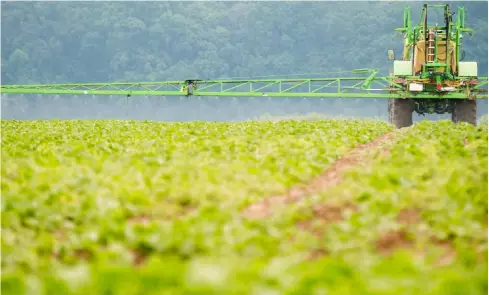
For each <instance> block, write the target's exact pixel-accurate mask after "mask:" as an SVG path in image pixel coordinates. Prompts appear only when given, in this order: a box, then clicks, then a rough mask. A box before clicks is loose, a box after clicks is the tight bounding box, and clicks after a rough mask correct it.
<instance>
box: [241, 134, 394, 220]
mask: <svg viewBox="0 0 489 295" xmlns="http://www.w3.org/2000/svg"><path fill="white" fill-rule="evenodd" d="M392 135H393V133H392V132H389V133H386V134H384V135H381V136H379V137H377V138H376V139H374V140H372V141H371V142H369V143H366V144H361V145H358V146H356V147H355V148H353V150H352V151H350V152H348V153H347V154H345V155H343V156H342V157H340V158H339V159H338V160H336V161H335V162H334V163H333V165H332V166H331V167H329V168H328V169H326V171H324V172H323V173H322V174H321V175H320V176H318V177H316V178H314V179H313V180H312V181H311V182H310V183H309V184H307V185H306V186H304V187H296V188H292V189H291V190H290V191H288V192H287V193H286V194H285V195H281V196H272V197H269V198H266V199H264V200H262V201H259V202H257V203H254V204H251V205H250V206H248V207H246V208H245V209H244V211H243V215H244V216H245V217H247V218H249V219H262V218H266V217H268V216H270V215H271V213H272V208H273V207H274V206H279V205H284V204H288V203H292V202H297V201H299V200H300V199H302V198H304V197H306V196H307V195H310V194H313V193H315V192H318V191H321V190H324V189H326V188H329V187H332V186H335V185H338V184H339V183H340V182H341V181H342V180H343V173H344V171H345V170H346V169H348V168H351V167H353V166H356V165H358V164H360V163H361V162H362V161H364V160H365V159H364V157H365V155H366V154H367V153H368V152H369V151H372V150H374V149H377V148H378V147H379V146H380V145H381V144H382V143H384V142H385V141H387V140H388V139H390V138H392ZM384 152H385V151H384Z"/></svg>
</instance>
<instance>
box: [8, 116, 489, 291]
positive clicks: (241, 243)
mask: <svg viewBox="0 0 489 295" xmlns="http://www.w3.org/2000/svg"><path fill="white" fill-rule="evenodd" d="M2 131H3V132H2V157H3V159H2V168H1V169H2V197H3V198H2V291H3V292H4V294H386V295H387V294H389V295H390V294H392V295H393V294H485V293H487V235H486V228H484V226H485V223H486V220H487V124H483V125H482V126H479V127H474V126H470V125H466V124H457V125H455V124H452V123H451V122H439V123H432V122H422V123H420V124H417V125H416V126H413V127H411V128H406V129H401V130H396V131H393V128H392V126H390V125H388V124H385V123H382V122H371V121H352V120H326V121H280V122H267V121H264V122H244V123H238V124H231V123H204V122H195V123H171V124H170V123H154V122H127V121H66V122H64V121H45V122H43V121H39V122H27V121H25V122H16V121H3V122H2ZM387 132H392V136H391V137H390V138H391V141H390V142H386V144H385V148H387V149H389V151H388V152H386V153H381V152H379V150H378V149H377V150H371V151H365V155H364V158H363V159H361V161H360V162H359V163H357V167H356V168H353V169H350V170H349V172H348V173H347V174H346V175H345V177H344V182H343V183H341V184H340V185H338V186H336V187H332V188H329V189H325V190H323V191H321V192H319V193H317V194H312V195H311V196H308V197H307V198H305V199H303V200H301V201H298V202H297V203H292V204H288V205H286V206H277V207H276V208H275V211H274V214H273V215H272V216H271V217H270V218H266V219H259V220H250V219H248V218H246V217H245V216H243V215H242V214H241V212H242V209H243V208H244V207H245V206H246V205H248V204H250V203H252V202H255V201H257V200H260V199H263V198H266V197H267V196H272V195H275V194H281V193H284V192H285V191H286V190H287V189H288V188H291V187H294V186H296V185H298V184H302V183H307V181H308V180H309V179H311V178H312V177H314V176H317V175H319V174H320V173H321V172H322V171H323V170H324V169H326V168H328V167H329V166H330V165H331V164H332V163H333V162H334V161H336V160H337V159H338V158H339V157H340V156H341V155H343V154H345V153H346V152H348V151H349V150H351V149H352V148H353V147H354V146H357V145H359V144H361V143H367V142H370V141H372V140H373V139H374V138H376V137H378V136H380V135H382V134H385V133H387ZM403 214H404V215H405V217H404V218H401V219H400V218H399V216H403ZM332 215H333V216H332ZM340 217H341V218H340ZM396 250H399V251H396ZM440 261H441V262H440Z"/></svg>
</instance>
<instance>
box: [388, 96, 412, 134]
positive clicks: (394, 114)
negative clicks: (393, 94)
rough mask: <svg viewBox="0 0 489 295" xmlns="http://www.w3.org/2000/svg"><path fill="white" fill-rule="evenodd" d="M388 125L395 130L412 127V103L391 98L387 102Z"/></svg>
mask: <svg viewBox="0 0 489 295" xmlns="http://www.w3.org/2000/svg"><path fill="white" fill-rule="evenodd" d="M388 110H389V123H391V124H394V125H395V126H396V128H404V127H409V126H411V125H413V111H414V102H413V101H412V100H411V99H400V98H391V99H389V102H388Z"/></svg>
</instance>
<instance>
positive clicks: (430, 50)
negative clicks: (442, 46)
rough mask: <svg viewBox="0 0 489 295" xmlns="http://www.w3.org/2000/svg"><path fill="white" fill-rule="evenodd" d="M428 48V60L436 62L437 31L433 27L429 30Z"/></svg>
mask: <svg viewBox="0 0 489 295" xmlns="http://www.w3.org/2000/svg"><path fill="white" fill-rule="evenodd" d="M427 45H428V50H427V58H426V62H428V63H434V62H435V32H434V31H433V29H431V30H429V31H428V44H427Z"/></svg>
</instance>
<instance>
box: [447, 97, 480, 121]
mask: <svg viewBox="0 0 489 295" xmlns="http://www.w3.org/2000/svg"><path fill="white" fill-rule="evenodd" d="M476 111H477V102H476V100H475V99H474V100H468V99H464V100H460V101H457V102H455V106H454V108H453V111H452V121H453V122H454V123H458V122H467V123H470V124H472V125H476V124H477V113H476Z"/></svg>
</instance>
